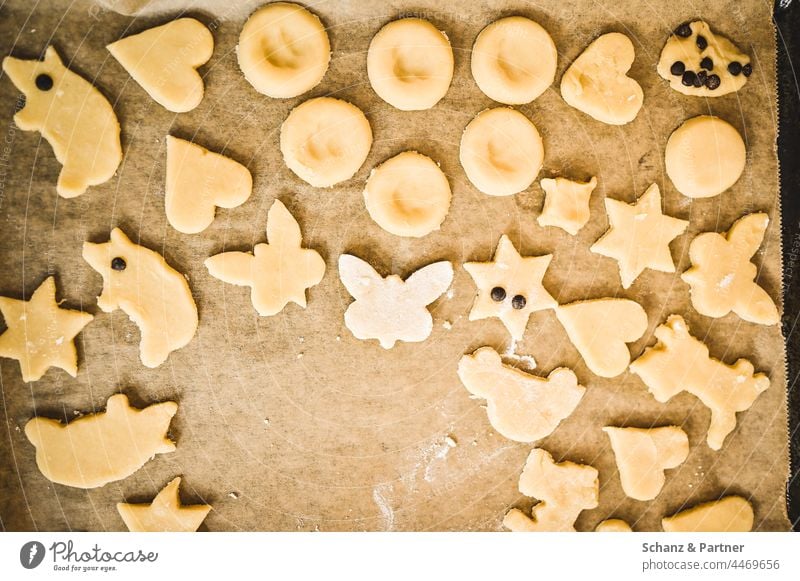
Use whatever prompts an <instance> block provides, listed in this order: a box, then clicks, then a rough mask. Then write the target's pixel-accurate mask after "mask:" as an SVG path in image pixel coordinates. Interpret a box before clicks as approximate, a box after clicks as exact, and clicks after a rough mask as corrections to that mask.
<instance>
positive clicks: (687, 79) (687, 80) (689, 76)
mask: <svg viewBox="0 0 800 581" xmlns="http://www.w3.org/2000/svg"><path fill="white" fill-rule="evenodd" d="M696 80H697V75H695V74H694V72H693V71H686V72H685V73H683V76H682V77H681V83H683V84H684V85H685V86H687V87H691V86H693V85H694V82H695V81H696Z"/></svg>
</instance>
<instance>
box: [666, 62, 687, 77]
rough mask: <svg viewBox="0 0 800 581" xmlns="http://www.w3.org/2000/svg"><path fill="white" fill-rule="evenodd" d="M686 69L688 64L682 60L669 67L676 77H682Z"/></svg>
mask: <svg viewBox="0 0 800 581" xmlns="http://www.w3.org/2000/svg"><path fill="white" fill-rule="evenodd" d="M685 70H686V65H685V64H683V63H682V62H681V61H675V62H674V63H672V66H671V67H670V68H669V72H671V73H672V74H673V75H675V76H676V77H680V76H681V75H682V74H683V72H684V71H685Z"/></svg>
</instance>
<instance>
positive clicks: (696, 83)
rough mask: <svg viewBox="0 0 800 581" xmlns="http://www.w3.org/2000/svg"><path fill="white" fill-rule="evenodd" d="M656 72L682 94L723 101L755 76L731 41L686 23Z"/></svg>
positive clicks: (698, 22) (673, 36)
mask: <svg viewBox="0 0 800 581" xmlns="http://www.w3.org/2000/svg"><path fill="white" fill-rule="evenodd" d="M657 70H658V74H659V75H661V77H662V78H663V79H665V80H667V81H669V86H670V87H672V88H673V89H675V90H676V91H678V92H679V93H683V94H684V95H692V96H695V97H721V96H722V95H727V94H728V93H733V92H735V91H738V90H739V89H741V88H742V87H743V86H744V84H745V83H746V82H747V79H748V77H749V76H750V75H751V74H752V73H753V65H752V64H750V57H749V56H747V55H746V54H744V53H743V52H742V51H740V50H739V49H738V48H737V46H736V45H735V44H733V43H732V42H731V41H730V40H728V39H727V38H725V37H724V36H720V35H717V34H714V33H713V32H712V31H711V27H709V25H708V24H706V23H705V22H703V21H702V20H696V21H694V22H684V23H683V24H681V25H680V26H679V27H678V28H676V29H675V30H674V32H673V33H672V34H671V35H670V37H669V39H668V40H667V43H666V44H665V45H664V49H663V50H662V51H661V58H660V59H659V61H658V66H657Z"/></svg>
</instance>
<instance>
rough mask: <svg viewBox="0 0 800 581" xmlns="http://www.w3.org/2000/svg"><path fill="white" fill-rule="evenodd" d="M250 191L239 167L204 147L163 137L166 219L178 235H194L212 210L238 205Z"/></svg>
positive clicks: (207, 221) (247, 177)
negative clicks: (164, 142)
mask: <svg viewBox="0 0 800 581" xmlns="http://www.w3.org/2000/svg"><path fill="white" fill-rule="evenodd" d="M252 191H253V177H252V176H251V175H250V172H249V171H248V169H247V168H246V167H244V166H243V165H242V164H240V163H238V162H235V161H233V160H232V159H229V158H227V157H225V156H224V155H220V154H219V153H213V152H211V151H208V150H207V149H206V148H205V147H203V146H201V145H197V144H196V143H192V142H191V141H185V140H183V139H178V138H177V137H172V136H171V135H168V136H167V179H166V189H165V206H166V211H167V220H169V223H170V224H171V225H172V227H173V228H175V229H176V230H177V231H178V232H183V233H184V234H197V233H198V232H202V231H203V230H205V229H206V228H208V227H209V226H210V225H211V222H213V221H214V214H215V213H216V208H217V206H219V207H220V208H235V207H236V206H241V205H242V204H244V203H245V202H246V201H247V199H248V198H249V197H250V194H251V193H252Z"/></svg>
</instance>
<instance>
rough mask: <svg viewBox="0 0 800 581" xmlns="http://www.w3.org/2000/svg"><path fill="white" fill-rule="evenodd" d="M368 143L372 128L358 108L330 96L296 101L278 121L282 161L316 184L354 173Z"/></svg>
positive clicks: (321, 185) (322, 185)
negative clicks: (284, 116) (296, 103)
mask: <svg viewBox="0 0 800 581" xmlns="http://www.w3.org/2000/svg"><path fill="white" fill-rule="evenodd" d="M371 147H372V129H371V128H370V126H369V121H367V118H366V117H365V116H364V113H362V112H361V109H359V108H358V107H356V106H355V105H351V104H350V103H348V102H347V101H342V100H340V99H334V98H332V97H318V98H316V99H311V100H309V101H306V102H305V103H302V104H301V105H298V106H297V107H295V108H294V109H292V112H291V113H289V116H288V117H287V118H286V121H284V122H283V125H281V153H282V154H283V161H284V162H285V163H286V166H287V167H288V168H289V169H290V170H292V171H293V172H294V173H295V174H296V175H297V177H299V178H300V179H302V180H303V181H305V182H308V183H309V184H311V185H312V186H314V187H317V188H327V187H330V186H333V185H336V184H338V183H339V182H343V181H345V180H348V179H350V178H351V177H353V175H354V174H355V173H356V172H357V171H358V169H359V168H360V167H361V166H362V165H363V163H364V160H366V159H367V155H368V154H369V150H370V148H371Z"/></svg>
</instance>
